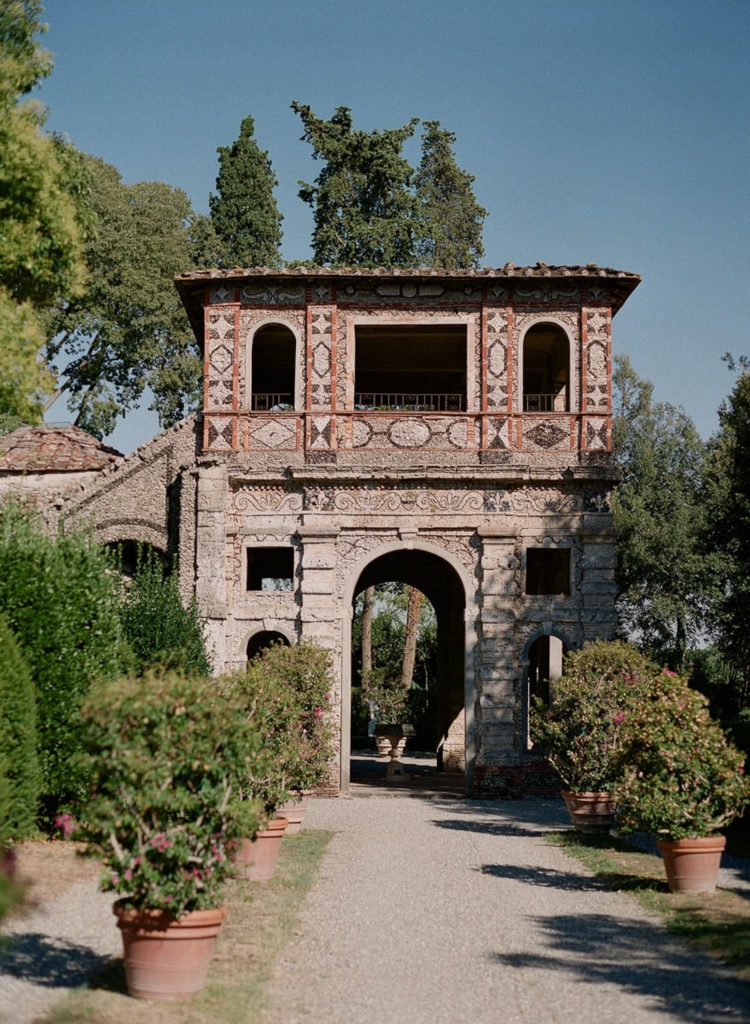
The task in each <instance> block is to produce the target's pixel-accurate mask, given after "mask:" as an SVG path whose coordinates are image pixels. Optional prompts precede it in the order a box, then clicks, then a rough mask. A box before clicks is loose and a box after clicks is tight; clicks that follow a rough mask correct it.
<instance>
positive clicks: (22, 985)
mask: <svg viewBox="0 0 750 1024" xmlns="http://www.w3.org/2000/svg"><path fill="white" fill-rule="evenodd" d="M113 922H114V918H113V916H112V893H111V892H99V891H98V890H97V886H96V879H86V880H84V881H81V882H77V883H76V884H75V885H72V886H70V888H68V889H67V890H66V891H65V892H64V893H63V894H62V896H59V897H58V898H57V899H56V900H53V901H52V902H50V903H46V904H44V905H43V906H41V907H39V908H38V909H37V910H34V911H32V912H31V913H30V914H27V915H24V916H23V917H21V918H18V919H16V920H14V921H12V922H11V923H10V924H7V925H3V929H2V936H0V941H1V942H3V946H2V947H0V1021H2V1024H31V1022H32V1021H33V1020H34V1018H35V1017H37V1016H39V1014H41V1013H43V1012H44V1011H45V1010H46V1009H47V1008H48V1007H49V1006H51V1005H52V1004H53V1003H54V1002H55V1001H56V1000H57V999H59V998H61V996H63V995H65V993H66V992H69V991H70V989H72V988H77V987H78V986H79V985H82V984H83V983H84V982H85V981H86V980H87V979H88V978H90V977H91V976H92V975H93V974H96V973H97V971H99V970H100V969H101V968H102V967H103V966H104V964H105V963H106V962H107V961H108V960H109V959H111V958H112V957H113V956H122V941H121V939H120V933H119V931H118V930H117V928H116V927H114V926H113ZM6 939H9V944H8V945H7V946H6V945H5V941H6Z"/></svg>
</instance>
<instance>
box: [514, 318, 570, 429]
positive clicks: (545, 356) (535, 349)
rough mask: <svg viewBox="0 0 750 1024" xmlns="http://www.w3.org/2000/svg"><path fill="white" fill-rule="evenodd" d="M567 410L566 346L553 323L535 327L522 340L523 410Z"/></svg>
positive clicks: (567, 345) (568, 380) (567, 356)
mask: <svg viewBox="0 0 750 1024" xmlns="http://www.w3.org/2000/svg"><path fill="white" fill-rule="evenodd" d="M569 410H570V345H569V343H568V336H567V334H566V333H565V331H564V330H563V329H562V327H558V326H557V324H536V325H535V326H534V327H532V328H530V329H529V331H528V332H527V333H526V337H525V338H524V340H523V411H524V412H568V411H569Z"/></svg>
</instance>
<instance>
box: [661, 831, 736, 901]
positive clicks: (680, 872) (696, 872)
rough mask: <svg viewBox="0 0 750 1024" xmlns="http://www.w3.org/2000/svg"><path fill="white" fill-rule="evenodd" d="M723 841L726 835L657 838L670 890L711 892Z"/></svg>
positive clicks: (716, 876)
mask: <svg viewBox="0 0 750 1024" xmlns="http://www.w3.org/2000/svg"><path fill="white" fill-rule="evenodd" d="M726 843H727V840H726V837H725V836H700V837H698V838H697V839H677V840H675V841H674V842H671V843H670V842H667V841H666V840H662V839H659V840H657V846H658V847H659V852H660V853H661V855H662V858H663V860H664V868H665V870H666V872H667V884H668V885H669V890H670V892H685V893H699V892H713V891H714V889H715V888H716V880H717V878H718V875H719V868H720V866H721V855H722V853H723V852H724V847H725V846H726Z"/></svg>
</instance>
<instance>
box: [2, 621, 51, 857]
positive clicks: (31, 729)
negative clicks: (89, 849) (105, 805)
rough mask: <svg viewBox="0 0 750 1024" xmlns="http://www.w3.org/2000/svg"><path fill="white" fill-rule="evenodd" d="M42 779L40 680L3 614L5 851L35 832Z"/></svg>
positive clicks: (3, 806)
mask: <svg viewBox="0 0 750 1024" xmlns="http://www.w3.org/2000/svg"><path fill="white" fill-rule="evenodd" d="M40 783H41V778H40V773H39V761H38V758H37V731H36V699H35V696H34V682H33V680H32V678H31V672H30V671H29V667H28V665H27V664H26V661H25V660H24V657H23V655H22V653H21V649H20V647H19V645H18V642H17V641H16V638H15V636H14V635H13V632H12V630H11V628H10V626H9V625H8V623H7V620H6V619H5V617H4V616H3V615H2V614H0V850H1V849H2V847H3V846H4V845H6V844H7V843H9V842H14V841H16V840H18V839H25V838H26V837H27V836H30V835H32V834H33V833H34V832H35V830H36V819H37V812H38V809H39V790H40Z"/></svg>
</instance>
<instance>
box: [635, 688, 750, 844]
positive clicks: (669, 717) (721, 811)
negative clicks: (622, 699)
mask: <svg viewBox="0 0 750 1024" xmlns="http://www.w3.org/2000/svg"><path fill="white" fill-rule="evenodd" d="M622 724H623V736H622V749H621V755H620V757H621V762H622V769H621V773H620V780H619V782H618V785H617V787H616V790H615V794H616V798H617V803H618V813H619V817H620V823H621V826H622V828H623V829H624V830H625V831H628V830H633V829H638V830H641V831H644V832H653V833H655V834H657V835H659V836H660V837H661V838H666V839H669V840H677V839H694V838H698V837H700V836H709V835H712V834H713V833H715V832H717V831H718V830H719V829H721V828H723V827H724V826H725V825H727V824H729V822H731V821H732V820H733V819H734V818H735V817H736V816H737V815H738V814H740V813H741V812H742V809H743V807H744V806H745V804H746V803H747V802H748V800H749V799H750V780H748V779H747V778H746V777H745V775H744V762H745V755H744V753H742V752H741V751H739V750H737V748H736V747H734V746H733V745H732V743H730V742H729V740H728V739H727V737H726V736H725V734H724V731H723V730H722V728H721V726H720V725H719V723H718V722H716V721H714V719H712V718H711V716H710V714H709V712H708V700H707V698H706V697H704V696H703V694H700V693H698V692H697V691H696V690H692V689H691V688H690V687H689V686H688V684H687V681H686V680H685V679H684V678H682V677H681V676H678V675H677V674H676V673H674V672H668V671H666V670H664V671H663V672H661V673H659V674H658V675H656V676H654V677H653V678H652V679H651V682H650V685H649V688H648V692H647V694H646V695H645V697H644V698H643V699H642V700H641V702H640V704H639V705H638V706H637V707H635V708H632V709H631V710H630V711H629V712H628V714H627V716H626V718H625V720H624V721H623V723H622Z"/></svg>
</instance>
